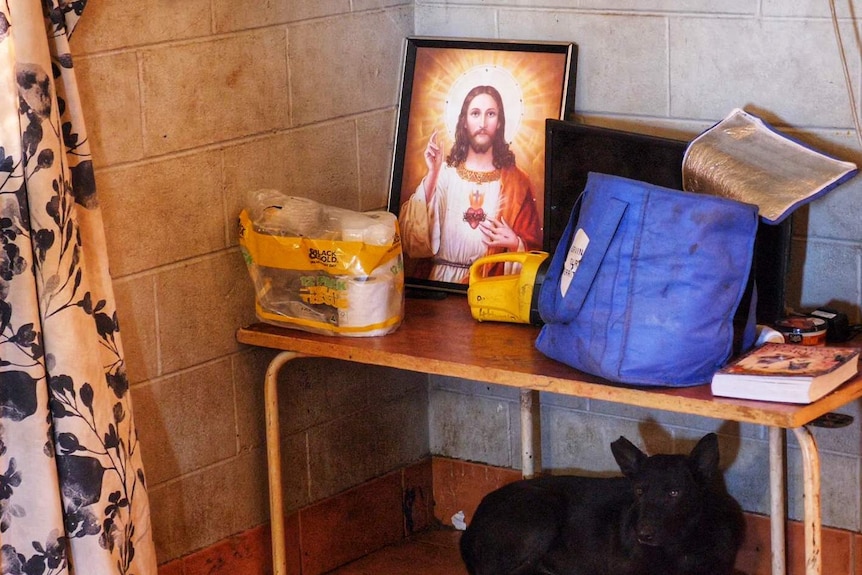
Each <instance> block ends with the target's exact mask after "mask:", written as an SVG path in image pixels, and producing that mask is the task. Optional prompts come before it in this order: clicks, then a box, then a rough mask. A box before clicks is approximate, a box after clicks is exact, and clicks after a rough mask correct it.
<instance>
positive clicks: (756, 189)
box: [682, 109, 857, 224]
mask: <svg viewBox="0 0 862 575" xmlns="http://www.w3.org/2000/svg"><path fill="white" fill-rule="evenodd" d="M682 171H683V189H684V190H686V191H689V192H699V193H704V194H711V195H715V196H723V197H726V198H731V199H734V200H737V201H740V202H745V203H749V204H754V205H756V206H758V208H759V213H760V216H761V218H763V219H764V220H765V221H766V222H768V223H772V224H776V223H779V222H781V221H782V220H783V219H785V218H786V217H787V216H789V215H790V214H791V213H792V212H793V210H794V209H796V208H797V207H799V206H801V205H803V204H805V203H807V202H810V201H811V200H813V199H814V198H816V197H818V196H820V195H822V194H824V193H826V192H827V191H829V190H831V189H832V188H834V187H836V186H837V185H839V184H841V183H842V182H844V181H845V180H847V179H849V178H851V177H853V176H854V175H855V174H856V172H857V167H856V164H853V163H851V162H844V161H841V160H837V159H835V158H832V157H830V156H827V155H825V154H823V153H821V152H818V151H816V150H813V149H811V148H808V147H806V146H804V145H802V144H800V143H799V142H796V141H795V140H792V139H790V138H789V137H787V136H785V135H783V134H781V133H779V132H777V131H775V130H774V129H773V128H772V127H770V126H769V125H767V124H766V123H765V122H763V120H761V119H760V118H757V117H756V116H752V115H751V114H749V113H747V112H745V111H743V110H740V109H736V110H733V112H731V113H730V115H728V116H727V117H726V118H725V119H724V120H722V121H721V122H719V123H718V124H716V125H715V126H713V127H712V128H710V129H709V130H707V131H705V132H704V133H703V134H701V135H700V136H698V137H697V138H696V139H695V140H694V141H692V142H691V144H690V145H689V147H688V149H687V150H686V153H685V157H684V159H683V166H682Z"/></svg>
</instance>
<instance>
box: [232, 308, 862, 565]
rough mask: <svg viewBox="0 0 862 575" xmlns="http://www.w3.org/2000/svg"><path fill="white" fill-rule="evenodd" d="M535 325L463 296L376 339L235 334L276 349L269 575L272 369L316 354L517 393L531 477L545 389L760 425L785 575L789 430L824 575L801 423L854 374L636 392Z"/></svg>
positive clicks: (839, 399)
mask: <svg viewBox="0 0 862 575" xmlns="http://www.w3.org/2000/svg"><path fill="white" fill-rule="evenodd" d="M537 334H538V328H536V327H534V326H529V325H522V324H509V323H496V322H484V323H480V322H477V321H475V320H473V318H472V316H471V315H470V310H469V308H468V306H467V302H466V299H465V298H464V297H463V296H461V295H450V296H449V297H447V298H446V299H443V300H430V299H429V300H425V299H408V300H407V304H406V311H405V318H404V322H403V323H402V325H401V327H399V329H398V330H397V331H396V332H394V333H392V334H389V335H386V336H381V337H369V338H365V337H358V338H353V337H332V336H325V335H317V334H312V333H307V332H303V331H298V330H291V329H285V328H280V327H275V326H271V325H267V324H262V323H258V324H254V325H251V326H248V327H244V328H241V329H239V330H238V331H237V340H238V341H240V342H241V343H246V344H250V345H255V346H260V347H266V348H271V349H277V350H282V353H279V354H278V355H277V356H276V357H275V358H273V360H272V361H271V362H270V365H269V367H268V369H267V373H266V382H265V385H266V395H265V397H266V427H267V434H266V441H267V458H268V466H269V491H270V515H271V517H270V519H271V525H272V545H273V563H274V573H275V575H285V574H286V552H285V542H284V517H283V502H282V489H281V454H280V449H279V422H278V394H277V381H278V372H279V371H280V370H281V368H282V367H283V366H284V365H285V364H287V363H288V362H290V361H291V360H293V359H297V358H300V357H320V358H331V359H340V360H346V361H352V362H356V363H363V364H370V365H379V366H386V367H392V368H397V369H403V370H409V371H416V372H422V373H428V374H435V375H444V376H451V377H459V378H464V379H470V380H474V381H480V382H486V383H492V384H497V385H505V386H508V387H517V388H520V389H521V428H522V453H521V457H522V466H523V467H522V469H523V473H524V475H525V476H530V475H532V474H533V471H534V470H533V458H532V449H533V441H534V440H533V435H532V433H533V424H532V420H531V417H532V413H533V409H532V402H533V398H534V397H535V392H537V391H549V392H553V393H559V394H563V395H572V396H577V397H582V398H588V399H599V400H603V401H610V402H615V403H620V404H625V405H633V406H638V407H644V408H650V409H660V410H664V411H674V412H679V413H687V414H693V415H700V416H704V417H711V418H716V419H723V420H727V421H737V422H746V423H755V424H759V425H765V426H767V427H768V428H769V455H770V500H771V517H772V519H773V520H772V533H771V538H772V572H773V575H784V574H785V572H786V565H785V547H786V543H785V520H786V508H785V497H786V485H785V480H784V473H783V471H784V466H785V455H784V440H785V437H784V433H785V431H786V430H788V429H790V430H792V431H793V432H794V433H795V435H796V437H797V439H798V441H799V446H800V448H801V450H802V471H801V473H802V478H803V497H804V511H805V518H804V529H805V561H806V570H805V573H806V575H820V574H821V573H822V559H821V546H820V540H821V522H822V520H821V513H820V458H819V453H818V451H817V445H816V443H815V441H814V437H813V435H812V434H811V433H810V431H809V430H808V428H807V427H806V425H807V424H808V423H810V422H811V421H813V420H814V419H816V418H818V417H820V416H822V415H824V414H826V413H828V412H831V411H833V410H835V409H837V408H839V407H841V406H842V405H845V404H847V403H849V402H851V401H853V400H855V399H857V398H859V397H862V376H857V377H855V378H854V379H853V380H851V381H849V382H847V383H845V384H844V385H842V386H841V387H840V388H838V389H837V390H836V391H834V392H833V393H831V394H829V395H827V396H826V397H824V398H822V399H820V400H818V401H816V402H814V403H811V404H808V405H795V404H784V403H771V402H759V401H745V400H738V399H729V398H721V397H714V396H713V395H712V393H711V392H710V390H709V386H708V385H701V386H695V387H686V388H655V387H649V388H646V387H634V386H626V385H619V384H613V383H610V382H607V381H606V380H603V379H601V378H598V377H594V376H591V375H588V374H585V373H583V372H580V371H578V370H575V369H573V368H570V367H568V366H566V365H564V364H562V363H559V362H557V361H555V360H552V359H549V358H547V357H546V356H544V355H543V354H541V353H540V352H538V351H537V350H536V349H535V347H534V342H535V339H536V336H537Z"/></svg>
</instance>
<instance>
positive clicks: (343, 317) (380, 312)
mask: <svg viewBox="0 0 862 575" xmlns="http://www.w3.org/2000/svg"><path fill="white" fill-rule="evenodd" d="M395 263H396V262H395V260H391V261H389V262H387V263H386V264H383V265H381V266H380V267H379V268H377V270H376V271H375V273H374V274H373V275H371V276H366V277H354V278H349V279H348V280H347V297H346V298H345V299H346V300H347V307H346V308H344V309H341V310H339V312H338V325H339V327H348V328H356V327H373V326H375V325H378V324H380V325H381V326H382V325H383V324H385V323H386V322H387V321H390V320H391V319H392V318H393V317H400V316H401V315H402V313H403V309H402V308H403V305H404V303H403V302H404V299H403V294H402V293H401V292H400V290H399V289H398V285H399V284H398V282H396V281H395V279H396V278H395V277H394V276H393V274H392V273H391V272H389V271H388V270H390V269H392V266H393V265H394V264H395ZM384 331H387V330H384Z"/></svg>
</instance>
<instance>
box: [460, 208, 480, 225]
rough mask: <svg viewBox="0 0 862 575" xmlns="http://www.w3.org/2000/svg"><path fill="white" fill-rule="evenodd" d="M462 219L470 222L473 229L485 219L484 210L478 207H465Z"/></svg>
mask: <svg viewBox="0 0 862 575" xmlns="http://www.w3.org/2000/svg"><path fill="white" fill-rule="evenodd" d="M464 221H465V222H467V223H468V224H470V227H471V228H473V229H474V230H475V229H476V228H477V227H479V224H480V223H482V222H484V221H485V210H483V209H482V208H479V209H478V210H477V209H476V208H467V211H466V212H464Z"/></svg>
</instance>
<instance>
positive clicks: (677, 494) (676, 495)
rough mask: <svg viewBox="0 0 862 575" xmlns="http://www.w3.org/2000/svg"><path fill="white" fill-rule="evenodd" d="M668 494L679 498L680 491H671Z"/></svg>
mask: <svg viewBox="0 0 862 575" xmlns="http://www.w3.org/2000/svg"><path fill="white" fill-rule="evenodd" d="M667 494H668V495H670V496H671V497H679V489H671V490H670V491H668V492H667Z"/></svg>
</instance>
